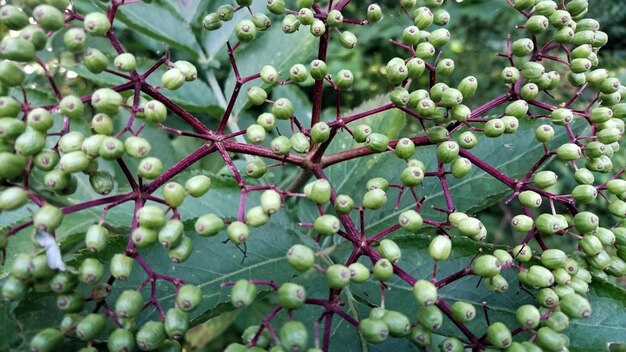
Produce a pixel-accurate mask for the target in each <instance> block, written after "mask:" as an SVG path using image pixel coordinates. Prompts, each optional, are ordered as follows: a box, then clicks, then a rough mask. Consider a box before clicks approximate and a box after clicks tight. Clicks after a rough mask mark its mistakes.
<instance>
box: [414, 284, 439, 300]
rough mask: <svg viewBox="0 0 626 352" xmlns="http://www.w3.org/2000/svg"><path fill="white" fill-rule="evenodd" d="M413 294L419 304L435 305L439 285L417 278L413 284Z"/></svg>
mask: <svg viewBox="0 0 626 352" xmlns="http://www.w3.org/2000/svg"><path fill="white" fill-rule="evenodd" d="M413 295H414V296H415V299H416V300H417V302H418V303H419V304H421V305H423V306H429V305H433V304H435V302H436V301H437V287H436V286H435V285H434V284H433V283H432V282H430V281H427V280H417V281H416V282H415V284H414V285H413Z"/></svg>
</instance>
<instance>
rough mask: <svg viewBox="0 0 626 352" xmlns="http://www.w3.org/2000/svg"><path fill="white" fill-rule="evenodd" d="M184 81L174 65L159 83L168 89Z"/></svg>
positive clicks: (180, 85) (174, 87) (179, 85)
mask: <svg viewBox="0 0 626 352" xmlns="http://www.w3.org/2000/svg"><path fill="white" fill-rule="evenodd" d="M253 27H254V25H253ZM185 81H186V79H185V75H184V74H183V72H182V71H181V70H179V69H178V68H176V67H172V68H170V69H169V70H167V71H165V73H164V74H163V75H162V76H161V85H163V87H164V88H167V89H170V90H176V89H178V88H180V87H182V86H183V84H185Z"/></svg>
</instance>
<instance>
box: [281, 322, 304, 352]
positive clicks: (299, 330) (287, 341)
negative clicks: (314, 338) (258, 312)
mask: <svg viewBox="0 0 626 352" xmlns="http://www.w3.org/2000/svg"><path fill="white" fill-rule="evenodd" d="M278 335H279V337H280V342H281V345H282V346H283V347H284V349H285V351H304V350H305V348H306V345H307V343H308V339H309V334H308V332H307V329H306V328H305V327H304V324H302V323H301V322H299V321H288V322H287V323H285V324H284V325H283V326H282V327H281V328H280V331H279V333H278Z"/></svg>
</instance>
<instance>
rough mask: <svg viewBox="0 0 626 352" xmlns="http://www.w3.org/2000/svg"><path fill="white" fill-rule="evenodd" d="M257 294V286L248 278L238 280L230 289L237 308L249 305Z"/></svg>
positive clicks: (232, 300)
mask: <svg viewBox="0 0 626 352" xmlns="http://www.w3.org/2000/svg"><path fill="white" fill-rule="evenodd" d="M256 295H257V288H256V286H255V285H254V284H253V283H252V282H250V281H248V280H244V279H241V280H237V282H235V284H234V285H233V287H232V289H231V290H230V300H231V302H232V304H233V306H234V307H235V308H242V307H247V306H249V305H250V304H252V302H254V299H255V298H256Z"/></svg>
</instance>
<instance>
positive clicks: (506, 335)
mask: <svg viewBox="0 0 626 352" xmlns="http://www.w3.org/2000/svg"><path fill="white" fill-rule="evenodd" d="M487 340H489V342H491V344H492V345H494V346H495V347H497V348H506V347H509V345H511V343H512V342H513V337H512V336H511V331H509V329H508V328H507V327H506V325H504V324H503V323H501V322H496V323H493V324H491V325H489V327H487Z"/></svg>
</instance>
